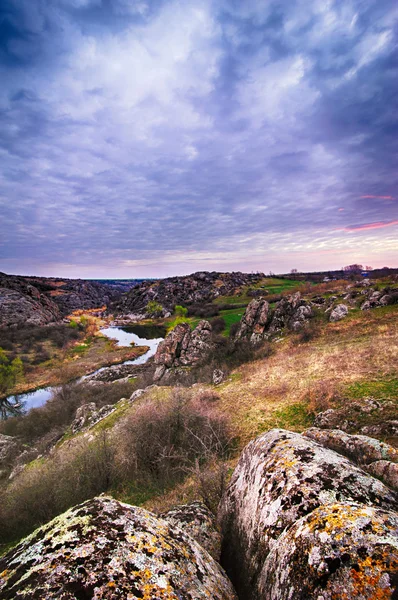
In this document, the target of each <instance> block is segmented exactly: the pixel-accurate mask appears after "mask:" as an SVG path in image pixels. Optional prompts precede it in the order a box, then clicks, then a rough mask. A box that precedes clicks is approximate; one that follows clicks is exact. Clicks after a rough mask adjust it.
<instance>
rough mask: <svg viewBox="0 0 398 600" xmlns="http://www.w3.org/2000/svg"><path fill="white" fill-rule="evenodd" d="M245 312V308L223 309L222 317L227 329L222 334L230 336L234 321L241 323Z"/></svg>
mask: <svg viewBox="0 0 398 600" xmlns="http://www.w3.org/2000/svg"><path fill="white" fill-rule="evenodd" d="M244 313H245V309H244V308H236V309H231V310H221V311H220V317H222V318H223V319H224V321H225V329H224V331H223V332H222V334H223V335H226V336H228V335H229V332H230V329H231V325H233V323H239V321H240V320H241V318H242V317H243V315H244Z"/></svg>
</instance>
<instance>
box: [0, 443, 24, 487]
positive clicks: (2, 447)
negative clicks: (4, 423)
mask: <svg viewBox="0 0 398 600" xmlns="http://www.w3.org/2000/svg"><path fill="white" fill-rule="evenodd" d="M21 452H22V443H21V442H20V441H19V440H18V439H16V438H15V437H12V436H10V435H4V434H3V433H0V477H4V476H6V475H8V473H9V469H10V468H11V466H12V465H13V462H14V459H15V458H16V457H17V456H18V455H19V454H21Z"/></svg>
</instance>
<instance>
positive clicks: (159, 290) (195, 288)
mask: <svg viewBox="0 0 398 600" xmlns="http://www.w3.org/2000/svg"><path fill="white" fill-rule="evenodd" d="M263 277H264V274H263V273H255V274H253V273H251V274H247V273H240V272H235V273H217V272H215V271H213V272H205V271H201V272H198V273H193V274H192V275H187V276H185V277H168V278H167V279H161V280H159V281H144V282H142V283H141V284H139V285H137V286H135V287H134V288H133V289H132V290H130V292H128V294H126V295H124V296H123V297H122V298H120V300H119V301H117V302H115V303H114V304H113V306H112V310H113V311H114V312H115V313H119V314H120V313H123V314H126V313H141V314H143V313H145V308H146V306H147V304H148V302H151V301H155V302H158V303H159V304H161V305H162V306H163V307H164V308H165V309H167V310H173V309H174V306H175V305H176V304H183V305H186V304H196V303H197V304H204V303H206V302H211V301H212V300H214V299H215V298H218V297H219V296H230V295H232V294H234V293H236V292H237V291H239V290H240V289H241V288H242V286H247V285H255V284H257V283H258V282H259V281H261V279H263Z"/></svg>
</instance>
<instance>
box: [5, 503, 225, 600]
mask: <svg viewBox="0 0 398 600" xmlns="http://www.w3.org/2000/svg"><path fill="white" fill-rule="evenodd" d="M0 596H1V598H3V599H4V600H11V599H13V600H14V599H15V598H20V599H26V600H28V599H30V598H40V600H48V599H50V598H54V599H55V598H57V599H58V598H62V600H69V599H70V600H73V599H76V598H92V599H93V600H100V599H115V598H131V599H132V600H133V599H134V598H143V599H146V600H150V599H151V600H152V599H155V598H159V599H160V598H163V599H170V600H171V599H177V598H181V599H182V598H190V599H191V600H205V599H208V598H212V599H213V600H235V599H236V596H235V593H234V590H233V588H232V585H231V583H230V582H229V580H228V579H227V577H226V576H225V574H224V572H223V571H222V569H221V567H219V565H218V564H217V563H216V562H215V561H214V560H213V559H212V557H211V556H210V555H209V554H208V552H206V550H204V549H203V548H202V547H201V546H200V545H199V544H198V543H197V542H196V541H194V540H193V538H191V537H190V536H189V535H187V534H186V533H184V532H183V531H182V530H181V529H180V528H179V527H177V526H175V525H172V524H171V523H169V522H167V521H166V520H164V519H160V518H157V517H156V516H155V515H153V514H152V513H150V512H148V511H146V510H144V509H142V508H137V507H134V506H129V505H127V504H123V503H121V502H117V501H116V500H113V499H110V498H106V497H99V498H94V499H93V500H89V501H87V502H85V503H83V504H80V505H79V506H76V507H74V508H72V509H70V510H69V511H67V512H66V513H64V514H63V515H61V516H60V517H57V518H56V519H54V520H53V521H51V522H50V523H48V524H47V525H44V526H43V527H40V528H39V529H37V530H36V531H35V532H34V533H33V534H32V535H30V536H29V537H27V538H26V539H25V540H23V541H22V542H21V543H20V544H18V545H17V546H16V547H15V548H14V549H13V550H11V551H10V552H9V553H8V554H7V555H5V556H4V557H2V558H1V559H0Z"/></svg>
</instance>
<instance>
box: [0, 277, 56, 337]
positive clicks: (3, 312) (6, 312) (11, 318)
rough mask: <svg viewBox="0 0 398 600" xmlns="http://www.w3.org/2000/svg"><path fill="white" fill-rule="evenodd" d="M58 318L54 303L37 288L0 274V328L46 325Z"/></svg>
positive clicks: (18, 278) (20, 279) (21, 280)
mask: <svg viewBox="0 0 398 600" xmlns="http://www.w3.org/2000/svg"><path fill="white" fill-rule="evenodd" d="M60 318H61V314H60V310H59V308H58V306H57V305H56V303H55V302H53V301H52V300H51V299H50V298H47V297H46V296H45V295H44V294H43V293H41V291H40V290H39V289H38V288H37V287H35V286H34V285H32V284H30V283H29V282H27V281H25V280H24V279H23V278H22V277H13V276H10V275H6V274H5V273H0V326H6V327H9V326H18V325H24V324H30V325H46V324H47V323H51V322H53V321H56V320H58V319H60Z"/></svg>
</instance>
